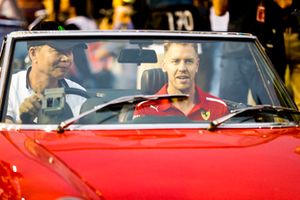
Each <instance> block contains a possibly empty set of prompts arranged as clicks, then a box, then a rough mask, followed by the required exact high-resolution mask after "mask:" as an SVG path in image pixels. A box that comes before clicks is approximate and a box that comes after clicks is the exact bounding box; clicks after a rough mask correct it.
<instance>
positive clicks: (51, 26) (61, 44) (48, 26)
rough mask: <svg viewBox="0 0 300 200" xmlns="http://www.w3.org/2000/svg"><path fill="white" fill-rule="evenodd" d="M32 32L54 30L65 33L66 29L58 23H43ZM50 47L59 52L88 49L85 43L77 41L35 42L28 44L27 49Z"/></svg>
mask: <svg viewBox="0 0 300 200" xmlns="http://www.w3.org/2000/svg"><path fill="white" fill-rule="evenodd" d="M31 30H33V31H37V30H53V31H64V30H66V29H65V27H64V26H63V25H62V24H61V23H59V22H56V21H42V22H40V23H38V24H37V25H35V26H34V27H33V28H32V29H31ZM41 45H49V46H51V47H53V48H55V49H58V50H66V49H72V48H74V47H81V48H86V45H85V44H84V43H80V42H78V41H77V40H47V39H45V40H33V41H28V42H27V48H28V49H29V48H30V47H32V46H41Z"/></svg>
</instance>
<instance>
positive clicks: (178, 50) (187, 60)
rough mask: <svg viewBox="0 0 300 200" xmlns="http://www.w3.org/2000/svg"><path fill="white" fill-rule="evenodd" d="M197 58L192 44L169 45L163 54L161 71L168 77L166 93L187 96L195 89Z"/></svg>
mask: <svg viewBox="0 0 300 200" xmlns="http://www.w3.org/2000/svg"><path fill="white" fill-rule="evenodd" d="M198 65H199V58H198V55H197V53H196V51H195V49H194V47H193V46H192V44H176V43H174V44H171V45H170V46H169V49H168V51H167V52H166V53H165V59H164V63H163V70H164V71H165V72H167V75H168V80H169V82H168V93H170V94H179V93H184V94H188V93H189V92H190V91H191V90H192V89H193V88H194V87H195V75H196V73H197V71H198Z"/></svg>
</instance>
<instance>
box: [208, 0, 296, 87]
mask: <svg viewBox="0 0 300 200" xmlns="http://www.w3.org/2000/svg"><path fill="white" fill-rule="evenodd" d="M212 3H213V6H214V10H215V13H216V15H218V16H222V15H224V14H225V13H226V11H228V12H229V24H228V31H229V32H244V33H252V34H254V35H256V36H257V37H258V39H259V40H260V42H261V43H262V45H263V46H264V47H265V50H266V53H267V54H268V56H269V57H270V59H271V61H272V63H273V65H274V67H275V69H276V71H277V73H278V75H279V76H280V78H281V79H282V80H283V81H284V76H285V71H286V59H285V47H284V39H283V32H284V26H283V11H284V9H286V8H287V7H289V6H291V4H292V0H247V1H240V0H213V1H212Z"/></svg>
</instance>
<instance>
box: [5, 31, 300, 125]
mask: <svg viewBox="0 0 300 200" xmlns="http://www.w3.org/2000/svg"><path fill="white" fill-rule="evenodd" d="M141 38H142V39H141ZM10 49H12V50H13V51H11V52H6V53H7V55H11V58H12V59H10V61H9V62H10V63H9V66H10V67H12V68H11V69H10V70H7V77H8V78H7V81H6V82H7V83H8V84H7V87H6V90H7V91H8V92H7V93H6V94H7V95H6V98H5V108H4V111H5V112H4V115H3V118H2V120H3V121H7V119H9V120H10V121H12V122H13V123H23V124H33V123H37V124H62V123H64V122H68V123H69V122H70V121H71V123H72V124H73V123H75V124H79V125H80V124H136V123H138V124H141V123H142V124H154V123H211V122H212V121H213V120H216V119H219V118H221V117H224V116H226V115H228V114H230V113H232V112H234V111H235V110H237V109H243V108H247V107H253V106H257V105H269V106H276V107H286V108H290V109H295V110H296V107H295V105H294V104H293V102H292V100H291V99H290V97H289V96H288V93H287V92H286V90H285V88H284V86H283V83H282V82H281V81H280V80H279V78H278V76H277V75H276V73H274V70H273V68H272V66H271V63H270V61H269V60H268V58H267V57H266V56H265V54H264V52H263V50H262V48H261V47H260V45H259V43H258V42H257V41H256V40H255V39H254V38H253V37H248V38H247V37H245V38H238V39H232V38H229V37H228V38H226V37H225V38H224V39H222V38H220V37H218V38H214V37H203V38H201V37H199V38H198V37H194V38H184V39H183V38H175V37H169V38H168V37H164V38H159V37H152V38H151V37H115V38H114V37H110V38H107V37H100V36H99V38H97V37H90V38H86V39H84V38H83V37H81V38H80V39H77V38H71V39H68V40H67V39H62V38H56V39H53V40H45V39H44V40H37V39H35V40H30V41H25V40H22V39H19V40H16V41H14V42H12V46H11V47H10ZM9 53H10V54H9ZM2 65H3V63H2ZM3 67H4V66H3ZM9 77H10V78H9ZM34 95H35V96H36V97H35V100H36V102H35V100H33V98H32V96H34ZM29 98H31V100H30V101H29V100H28V99H29ZM26 100H27V106H26V104H25V103H24V102H25V101H26ZM28 102H30V103H31V105H30V106H28ZM33 107H38V108H39V109H35V110H34V109H32V108H33ZM266 110H267V109H265V110H264V112H267V111H266ZM249 113H250V112H249ZM249 113H248V114H245V113H244V114H242V116H238V117H236V116H235V118H239V120H237V121H234V120H226V122H225V123H236V122H238V123H241V122H245V121H246V122H254V123H260V122H278V121H279V122H282V121H286V120H288V121H290V120H291V118H290V116H289V117H286V116H285V115H286V114H284V115H282V114H278V115H276V112H275V114H274V112H272V113H268V112H267V113H264V114H263V112H262V114H261V115H259V116H257V115H255V114H253V113H250V114H249ZM246 115H247V116H246ZM249 115H251V116H250V117H249ZM254 115H255V116H254ZM275 115H276V117H274V116H275ZM78 116H79V117H78ZM262 116H266V117H265V119H262ZM270 116H273V117H270ZM74 117H75V118H74ZM241 117H243V119H241ZM263 118H264V117H263ZM271 118H272V119H271ZM70 119H71V120H70ZM68 120H69V121H68Z"/></svg>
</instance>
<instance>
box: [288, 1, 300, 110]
mask: <svg viewBox="0 0 300 200" xmlns="http://www.w3.org/2000/svg"><path fill="white" fill-rule="evenodd" d="M285 14H286V15H285V16H286V17H285V23H284V25H285V26H286V29H285V33H284V40H285V47H286V50H285V51H286V56H287V63H288V69H289V70H288V72H289V73H287V74H286V75H287V76H286V85H287V87H288V89H289V91H290V93H291V95H292V96H293V98H294V101H295V103H296V105H297V107H298V109H300V82H299V80H300V1H293V4H292V6H291V7H290V8H289V9H288V10H286V13H285Z"/></svg>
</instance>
